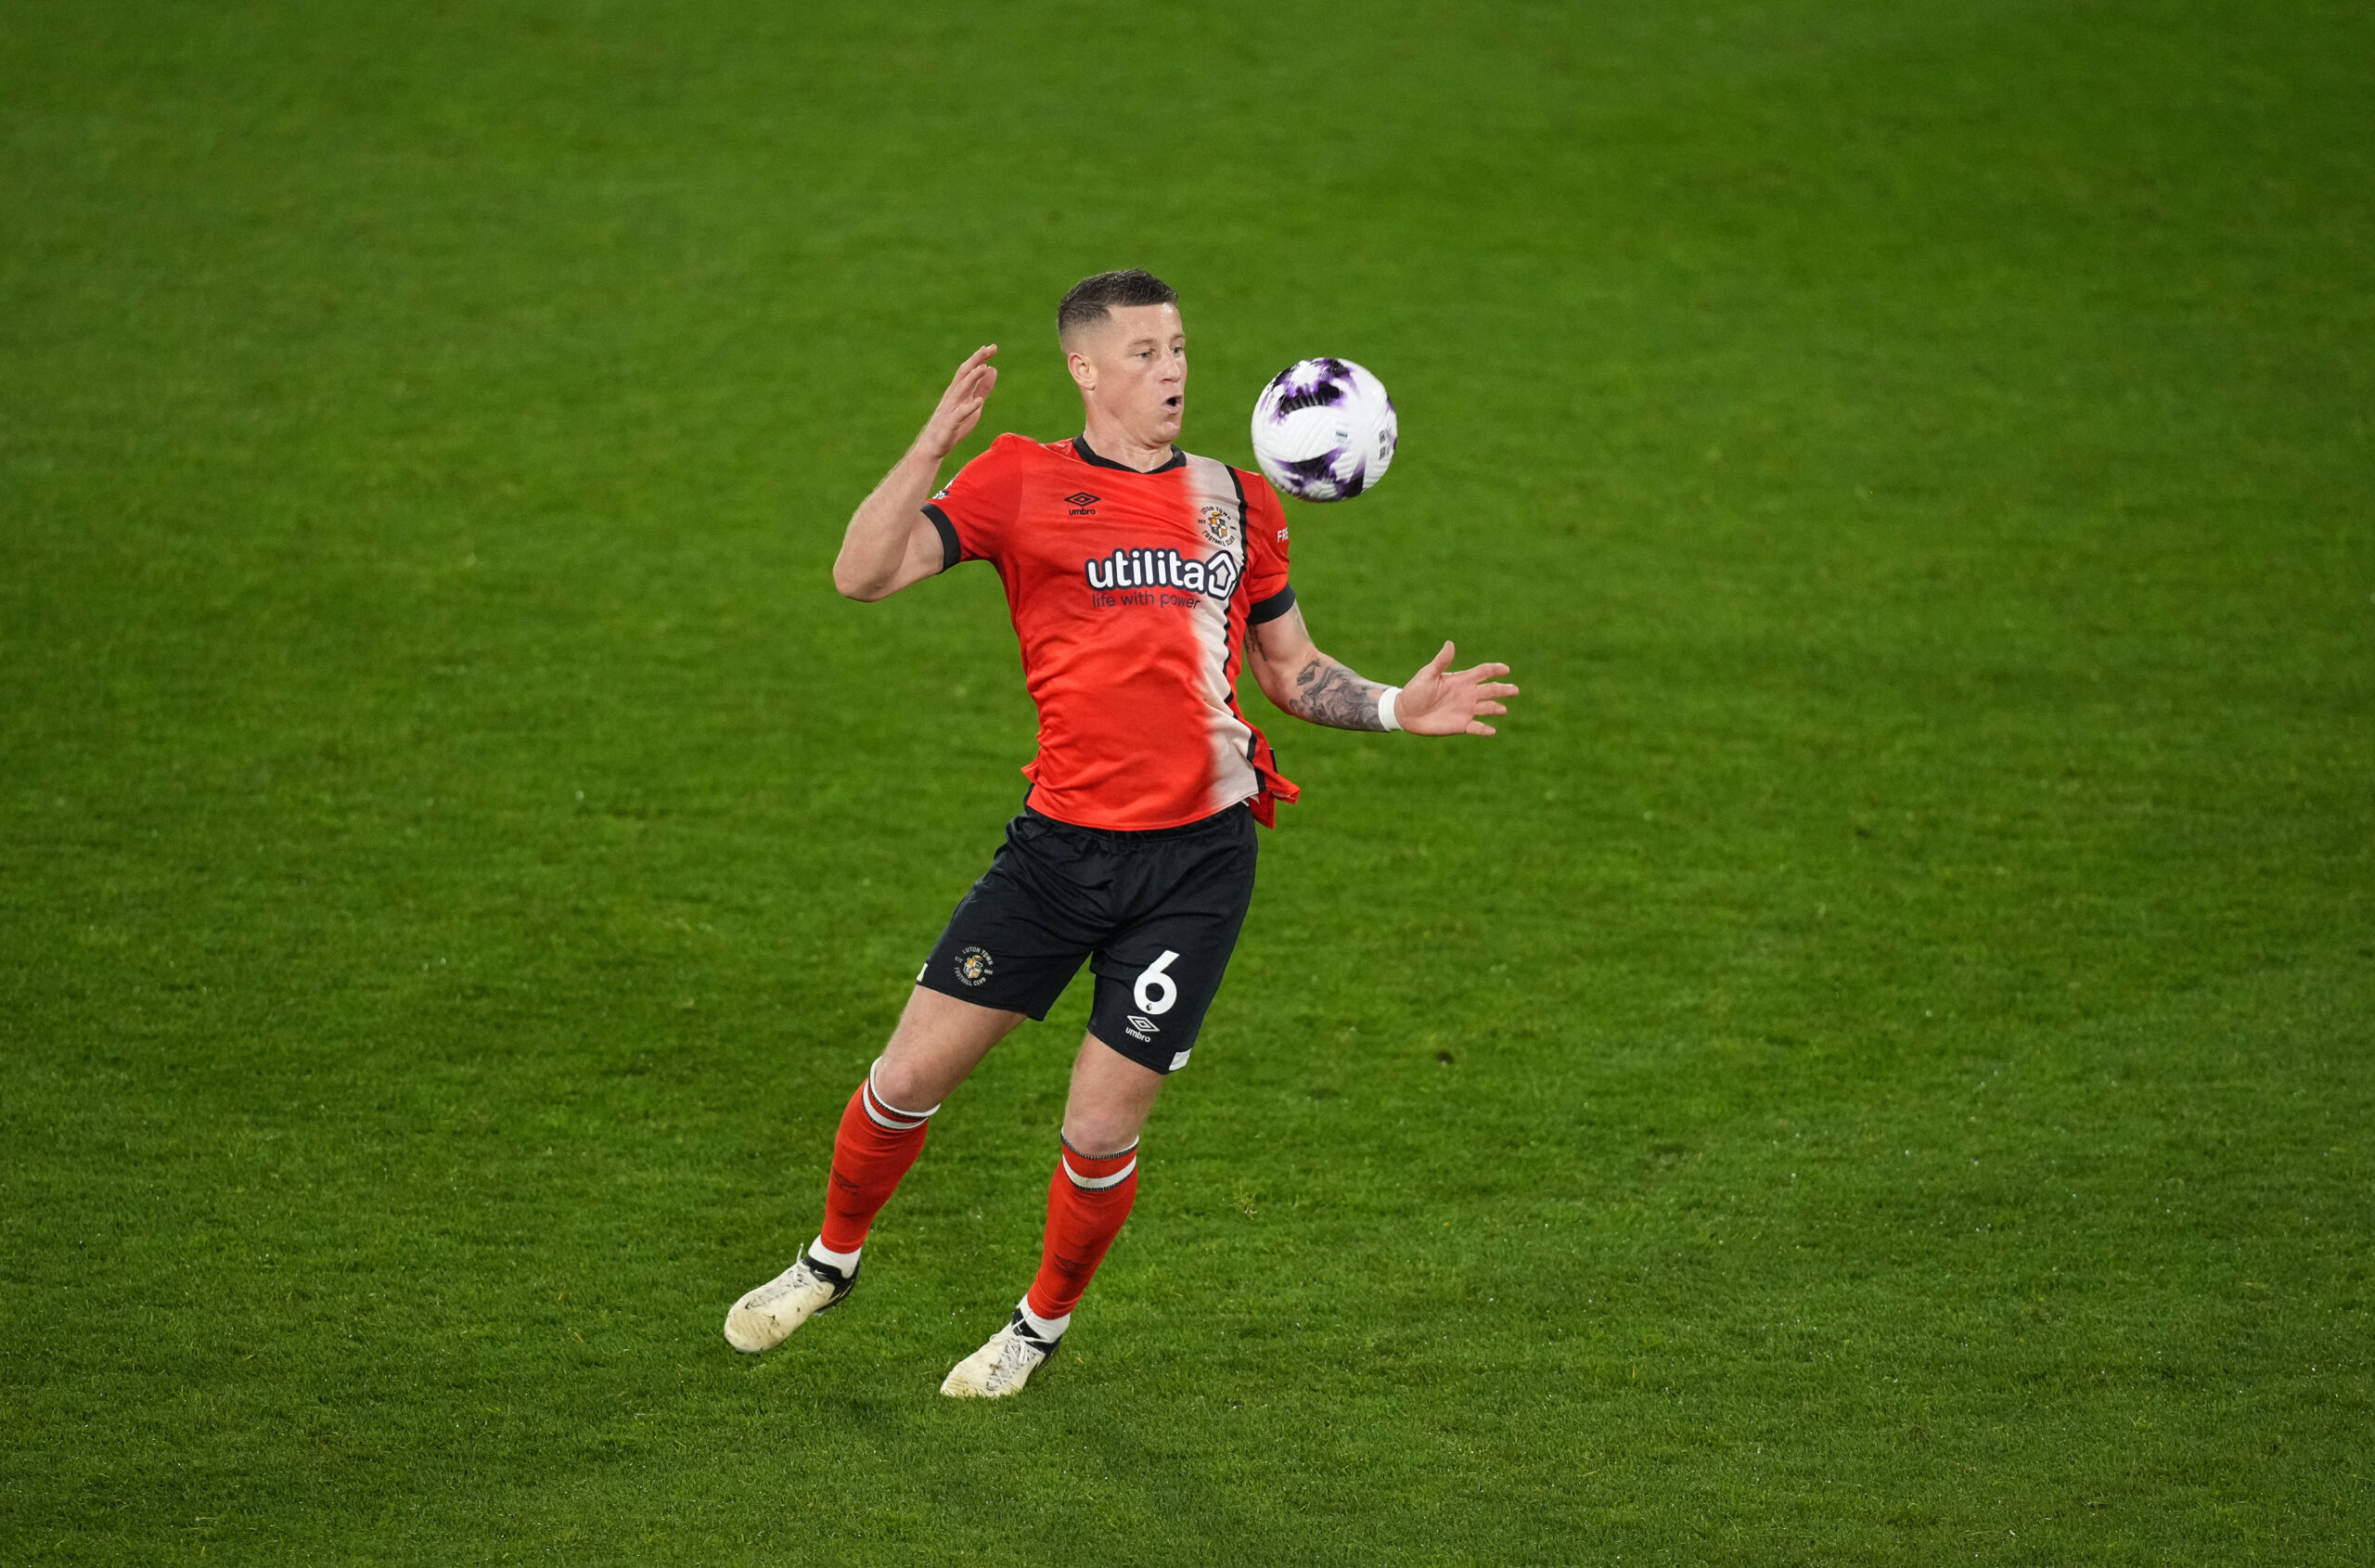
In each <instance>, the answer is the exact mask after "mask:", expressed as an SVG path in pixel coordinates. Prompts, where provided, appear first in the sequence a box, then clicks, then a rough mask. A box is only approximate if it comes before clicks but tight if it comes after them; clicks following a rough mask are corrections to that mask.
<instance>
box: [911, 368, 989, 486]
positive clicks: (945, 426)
mask: <svg viewBox="0 0 2375 1568" xmlns="http://www.w3.org/2000/svg"><path fill="white" fill-rule="evenodd" d="M997 352H998V346H997V344H995V343H984V344H982V346H981V347H980V348H978V349H975V350H974V351H973V352H972V353H971V354H970V355H969V357H968V358H967V359H966V361H965V363H964V364H962V365H960V366H957V367H956V376H955V377H954V378H952V379H950V381H949V383H948V390H947V391H946V392H943V393H941V394H940V406H939V407H937V408H935V409H933V410H932V411H931V418H929V419H927V420H925V421H924V428H923V433H922V434H920V435H918V436H917V437H916V445H917V447H918V449H919V450H921V451H922V452H923V453H924V454H925V455H926V456H930V457H931V460H932V461H933V462H934V463H937V462H939V461H940V460H941V459H942V458H943V457H945V456H948V455H949V454H950V453H951V452H954V451H956V443H958V442H960V441H963V440H964V439H965V438H966V437H967V436H969V435H971V434H972V433H973V427H974V426H975V425H978V424H980V423H981V422H982V405H983V404H985V403H987V402H989V400H990V389H991V388H992V387H995V386H996V385H997V384H998V367H997V366H995V365H992V364H991V363H990V359H991V357H992V356H993V355H995V353H997Z"/></svg>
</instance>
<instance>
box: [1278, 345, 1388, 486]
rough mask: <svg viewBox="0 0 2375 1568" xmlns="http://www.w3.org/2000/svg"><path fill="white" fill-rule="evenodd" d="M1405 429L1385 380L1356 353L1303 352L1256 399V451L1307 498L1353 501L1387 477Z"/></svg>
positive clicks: (1281, 480) (1283, 482)
mask: <svg viewBox="0 0 2375 1568" xmlns="http://www.w3.org/2000/svg"><path fill="white" fill-rule="evenodd" d="M1396 439H1397V432H1396V431H1395V428H1394V422H1393V399H1392V398H1390V397H1388V396H1386V395H1385V383H1384V382H1382V381H1380V380H1379V379H1377V378H1376V377H1375V376H1372V375H1370V374H1369V373H1368V372H1367V371H1366V370H1364V369H1362V368H1361V367H1360V366H1357V365H1355V364H1354V363H1353V362H1352V361H1351V360H1349V359H1301V360H1297V361H1296V362H1295V363H1294V364H1292V365H1290V366H1287V367H1286V368H1285V369H1284V370H1281V371H1279V372H1278V373H1277V375H1276V376H1274V377H1272V378H1271V379H1270V384H1269V385H1268V386H1266V387H1264V388H1263V389H1262V395H1261V397H1260V398H1258V399H1256V400H1255V402H1254V405H1253V457H1254V460H1255V461H1256V462H1258V463H1260V464H1261V465H1262V472H1263V473H1264V474H1265V476H1267V477H1268V479H1269V481H1270V482H1271V483H1272V484H1275V485H1277V487H1278V489H1279V491H1280V492H1281V493H1282V494H1284V495H1292V496H1294V497H1295V498H1296V499H1297V500H1301V501H1349V500H1351V499H1352V498H1353V497H1354V496H1355V495H1359V494H1360V493H1361V492H1362V491H1364V490H1367V488H1368V487H1369V486H1371V485H1373V484H1375V483H1376V482H1378V481H1379V480H1381V479H1383V478H1384V477H1385V470H1386V469H1389V468H1391V467H1392V466H1393V443H1394V441H1395V440H1396Z"/></svg>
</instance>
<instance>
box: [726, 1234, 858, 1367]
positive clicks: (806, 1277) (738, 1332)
mask: <svg viewBox="0 0 2375 1568" xmlns="http://www.w3.org/2000/svg"><path fill="white" fill-rule="evenodd" d="M862 1266H863V1265H855V1264H854V1265H852V1266H851V1267H850V1271H849V1272H848V1273H847V1274H844V1273H842V1272H841V1270H840V1269H838V1268H835V1267H834V1266H832V1265H831V1264H829V1263H823V1262H820V1261H818V1260H817V1259H815V1258H814V1257H811V1256H810V1255H809V1254H808V1253H806V1252H804V1251H803V1252H802V1253H801V1254H800V1261H799V1262H798V1263H795V1264H793V1265H792V1266H790V1268H787V1269H785V1270H784V1271H783V1272H782V1273H781V1274H778V1275H777V1276H776V1277H775V1278H774V1279H770V1280H768V1281H767V1282H766V1283H765V1284H764V1285H762V1286H760V1287H759V1288H758V1289H757V1290H755V1291H752V1292H750V1293H749V1294H748V1295H746V1296H744V1297H743V1298H742V1299H741V1300H740V1301H738V1302H736V1303H735V1304H734V1310H733V1311H731V1312H729V1313H727V1314H726V1315H725V1343H728V1344H730V1345H732V1346H733V1347H734V1348H735V1349H737V1350H738V1351H740V1352H741V1353H742V1354H743V1355H745V1356H756V1355H758V1354H759V1352H761V1351H763V1350H773V1349H774V1348H775V1347H776V1346H777V1345H779V1344H781V1343H783V1342H784V1341H786V1340H788V1339H790V1337H791V1331H792V1330H794V1329H797V1328H799V1327H800V1326H801V1325H802V1323H805V1322H807V1321H808V1320H809V1319H810V1318H811V1317H815V1316H816V1315H817V1314H818V1313H820V1312H828V1311H830V1310H832V1309H833V1308H834V1307H836V1306H839V1305H841V1298H842V1297H843V1296H846V1295H848V1294H849V1293H850V1291H851V1289H852V1288H853V1287H854V1286H855V1285H856V1284H857V1271H858V1269H859V1268H860V1267H862Z"/></svg>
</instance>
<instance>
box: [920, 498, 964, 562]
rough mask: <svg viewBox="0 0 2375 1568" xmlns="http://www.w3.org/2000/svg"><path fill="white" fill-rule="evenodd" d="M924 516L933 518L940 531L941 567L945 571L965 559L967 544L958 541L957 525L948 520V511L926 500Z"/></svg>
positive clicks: (932, 523)
mask: <svg viewBox="0 0 2375 1568" xmlns="http://www.w3.org/2000/svg"><path fill="white" fill-rule="evenodd" d="M924 516H926V517H928V518H930V519H931V525H932V526H933V527H934V528H936V529H938V530H939V531H940V569H941V570H942V571H943V572H945V571H947V570H948V569H949V568H950V567H952V566H955V565H956V563H957V562H958V561H960V560H963V559H965V546H963V545H962V544H960V543H959V542H958V541H957V538H956V524H955V523H953V522H951V521H948V514H947V513H946V512H944V511H942V510H941V509H940V508H938V507H935V506H933V505H932V504H931V502H930V501H926V502H925V503H924Z"/></svg>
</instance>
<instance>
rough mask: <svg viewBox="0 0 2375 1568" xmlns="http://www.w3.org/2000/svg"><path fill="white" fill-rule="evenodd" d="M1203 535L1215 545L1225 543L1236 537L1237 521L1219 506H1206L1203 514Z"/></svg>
mask: <svg viewBox="0 0 2375 1568" xmlns="http://www.w3.org/2000/svg"><path fill="white" fill-rule="evenodd" d="M1203 524H1204V537H1205V538H1207V539H1210V540H1211V541H1212V542H1213V544H1215V545H1226V544H1227V543H1228V542H1229V541H1230V540H1231V539H1233V538H1235V537H1237V523H1236V521H1235V520H1234V519H1232V518H1231V517H1230V516H1229V515H1228V513H1227V512H1226V510H1224V509H1223V508H1219V507H1206V508H1204V516H1203Z"/></svg>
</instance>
